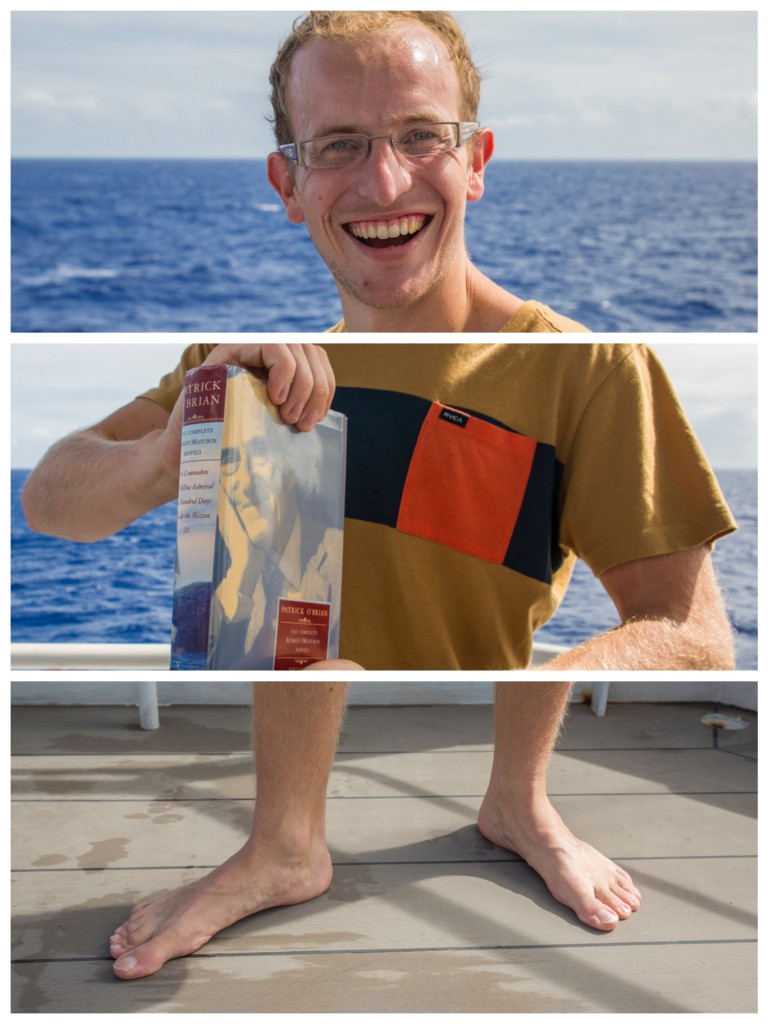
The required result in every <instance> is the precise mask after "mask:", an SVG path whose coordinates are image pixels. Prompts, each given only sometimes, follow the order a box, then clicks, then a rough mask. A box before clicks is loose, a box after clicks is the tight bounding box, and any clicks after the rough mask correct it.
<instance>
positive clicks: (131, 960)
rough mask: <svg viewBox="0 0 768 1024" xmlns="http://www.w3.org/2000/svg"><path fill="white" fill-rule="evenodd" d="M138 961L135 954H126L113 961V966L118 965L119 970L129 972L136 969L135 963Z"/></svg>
mask: <svg viewBox="0 0 768 1024" xmlns="http://www.w3.org/2000/svg"><path fill="white" fill-rule="evenodd" d="M138 962H139V961H138V960H137V959H136V957H135V956H126V957H123V959H122V960H118V961H117V962H116V963H115V967H119V968H120V970H121V971H128V972H129V973H130V972H131V971H134V970H136V965H137V964H138Z"/></svg>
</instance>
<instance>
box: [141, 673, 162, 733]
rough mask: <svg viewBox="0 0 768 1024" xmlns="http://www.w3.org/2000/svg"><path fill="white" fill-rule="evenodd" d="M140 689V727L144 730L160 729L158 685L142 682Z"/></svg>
mask: <svg viewBox="0 0 768 1024" xmlns="http://www.w3.org/2000/svg"><path fill="white" fill-rule="evenodd" d="M137 686H138V688H139V725H140V726H141V728H142V729H159V728H160V714H159V711H158V707H157V683H155V682H140V683H137Z"/></svg>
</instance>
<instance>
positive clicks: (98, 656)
mask: <svg viewBox="0 0 768 1024" xmlns="http://www.w3.org/2000/svg"><path fill="white" fill-rule="evenodd" d="M170 664H171V645H170V644H11V668H12V669H38V670H40V671H43V670H46V671H50V670H54V671H55V670H57V669H70V670H72V669H91V668H92V669H103V670H110V669H113V670H118V669H129V670H130V669H136V670H144V669H150V670H154V671H162V672H165V671H167V670H168V668H169V666H170Z"/></svg>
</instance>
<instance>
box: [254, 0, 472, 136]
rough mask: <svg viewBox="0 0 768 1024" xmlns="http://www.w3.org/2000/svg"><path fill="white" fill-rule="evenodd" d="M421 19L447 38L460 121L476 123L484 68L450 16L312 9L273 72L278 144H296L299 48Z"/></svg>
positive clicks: (299, 22)
mask: <svg viewBox="0 0 768 1024" xmlns="http://www.w3.org/2000/svg"><path fill="white" fill-rule="evenodd" d="M409 20H412V21H418V22H420V23H421V24H422V25H424V26H425V27H426V28H429V29H431V30H432V31H433V32H434V33H435V34H436V35H437V36H438V37H439V38H440V39H441V40H442V42H443V44H444V46H445V48H446V49H447V50H448V54H449V56H450V58H451V60H452V61H453V66H454V67H455V68H456V74H457V76H458V79H459V89H460V91H461V106H462V109H461V119H462V120H463V121H476V120H477V110H478V107H479V105H480V72H479V71H478V69H477V67H476V66H475V63H474V61H473V60H472V54H471V53H470V52H469V47H468V46H467V41H466V39H465V38H464V35H463V33H462V31H461V29H460V28H459V26H458V24H457V23H456V21H455V19H454V18H453V17H451V15H450V14H447V13H445V12H444V11H310V12H309V14H307V15H306V16H305V17H303V18H299V19H297V20H296V21H295V22H294V24H293V28H292V30H291V34H290V35H289V36H288V38H287V39H286V40H285V42H284V43H283V45H282V46H281V47H280V49H279V50H278V53H277V57H276V58H275V62H274V64H273V65H272V68H271V69H270V72H269V81H270V84H271V86H272V117H271V118H270V121H271V124H272V127H273V130H274V133H275V141H276V143H277V145H278V146H282V145H284V144H285V143H287V142H294V141H295V140H294V139H293V133H292V130H291V123H290V117H289V115H288V95H287V94H288V76H289V74H290V70H291V63H292V61H293V58H294V56H295V55H296V52H297V51H298V50H299V49H300V48H301V47H302V46H303V45H304V44H305V43H307V42H309V40H310V39H315V38H319V39H338V40H344V41H349V40H356V39H361V38H365V37H366V36H371V35H374V34H375V33H377V32H385V31H387V30H389V29H390V28H392V27H393V26H395V25H399V24H401V23H402V22H403V21H409Z"/></svg>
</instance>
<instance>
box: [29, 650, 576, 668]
mask: <svg viewBox="0 0 768 1024" xmlns="http://www.w3.org/2000/svg"><path fill="white" fill-rule="evenodd" d="M564 650H566V648H565V647H561V646H559V645H558V644H541V643H535V644H534V645H533V657H532V659H531V665H532V667H534V668H535V667H538V666H540V665H545V664H546V663H547V662H548V661H550V660H551V659H552V658H554V657H555V656H556V655H558V654H561V653H562V652H563V651H564ZM170 664H171V645H170V644H46V643H37V644H18V643H15V644H11V669H38V670H39V671H44V670H45V671H51V670H54V671H56V670H59V669H61V670H65V669H69V670H72V669H103V670H105V671H107V670H110V669H112V670H120V669H122V670H129V671H130V670H133V669H136V670H147V669H148V670H150V671H156V672H157V671H161V672H166V671H168V669H169V666H170Z"/></svg>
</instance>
